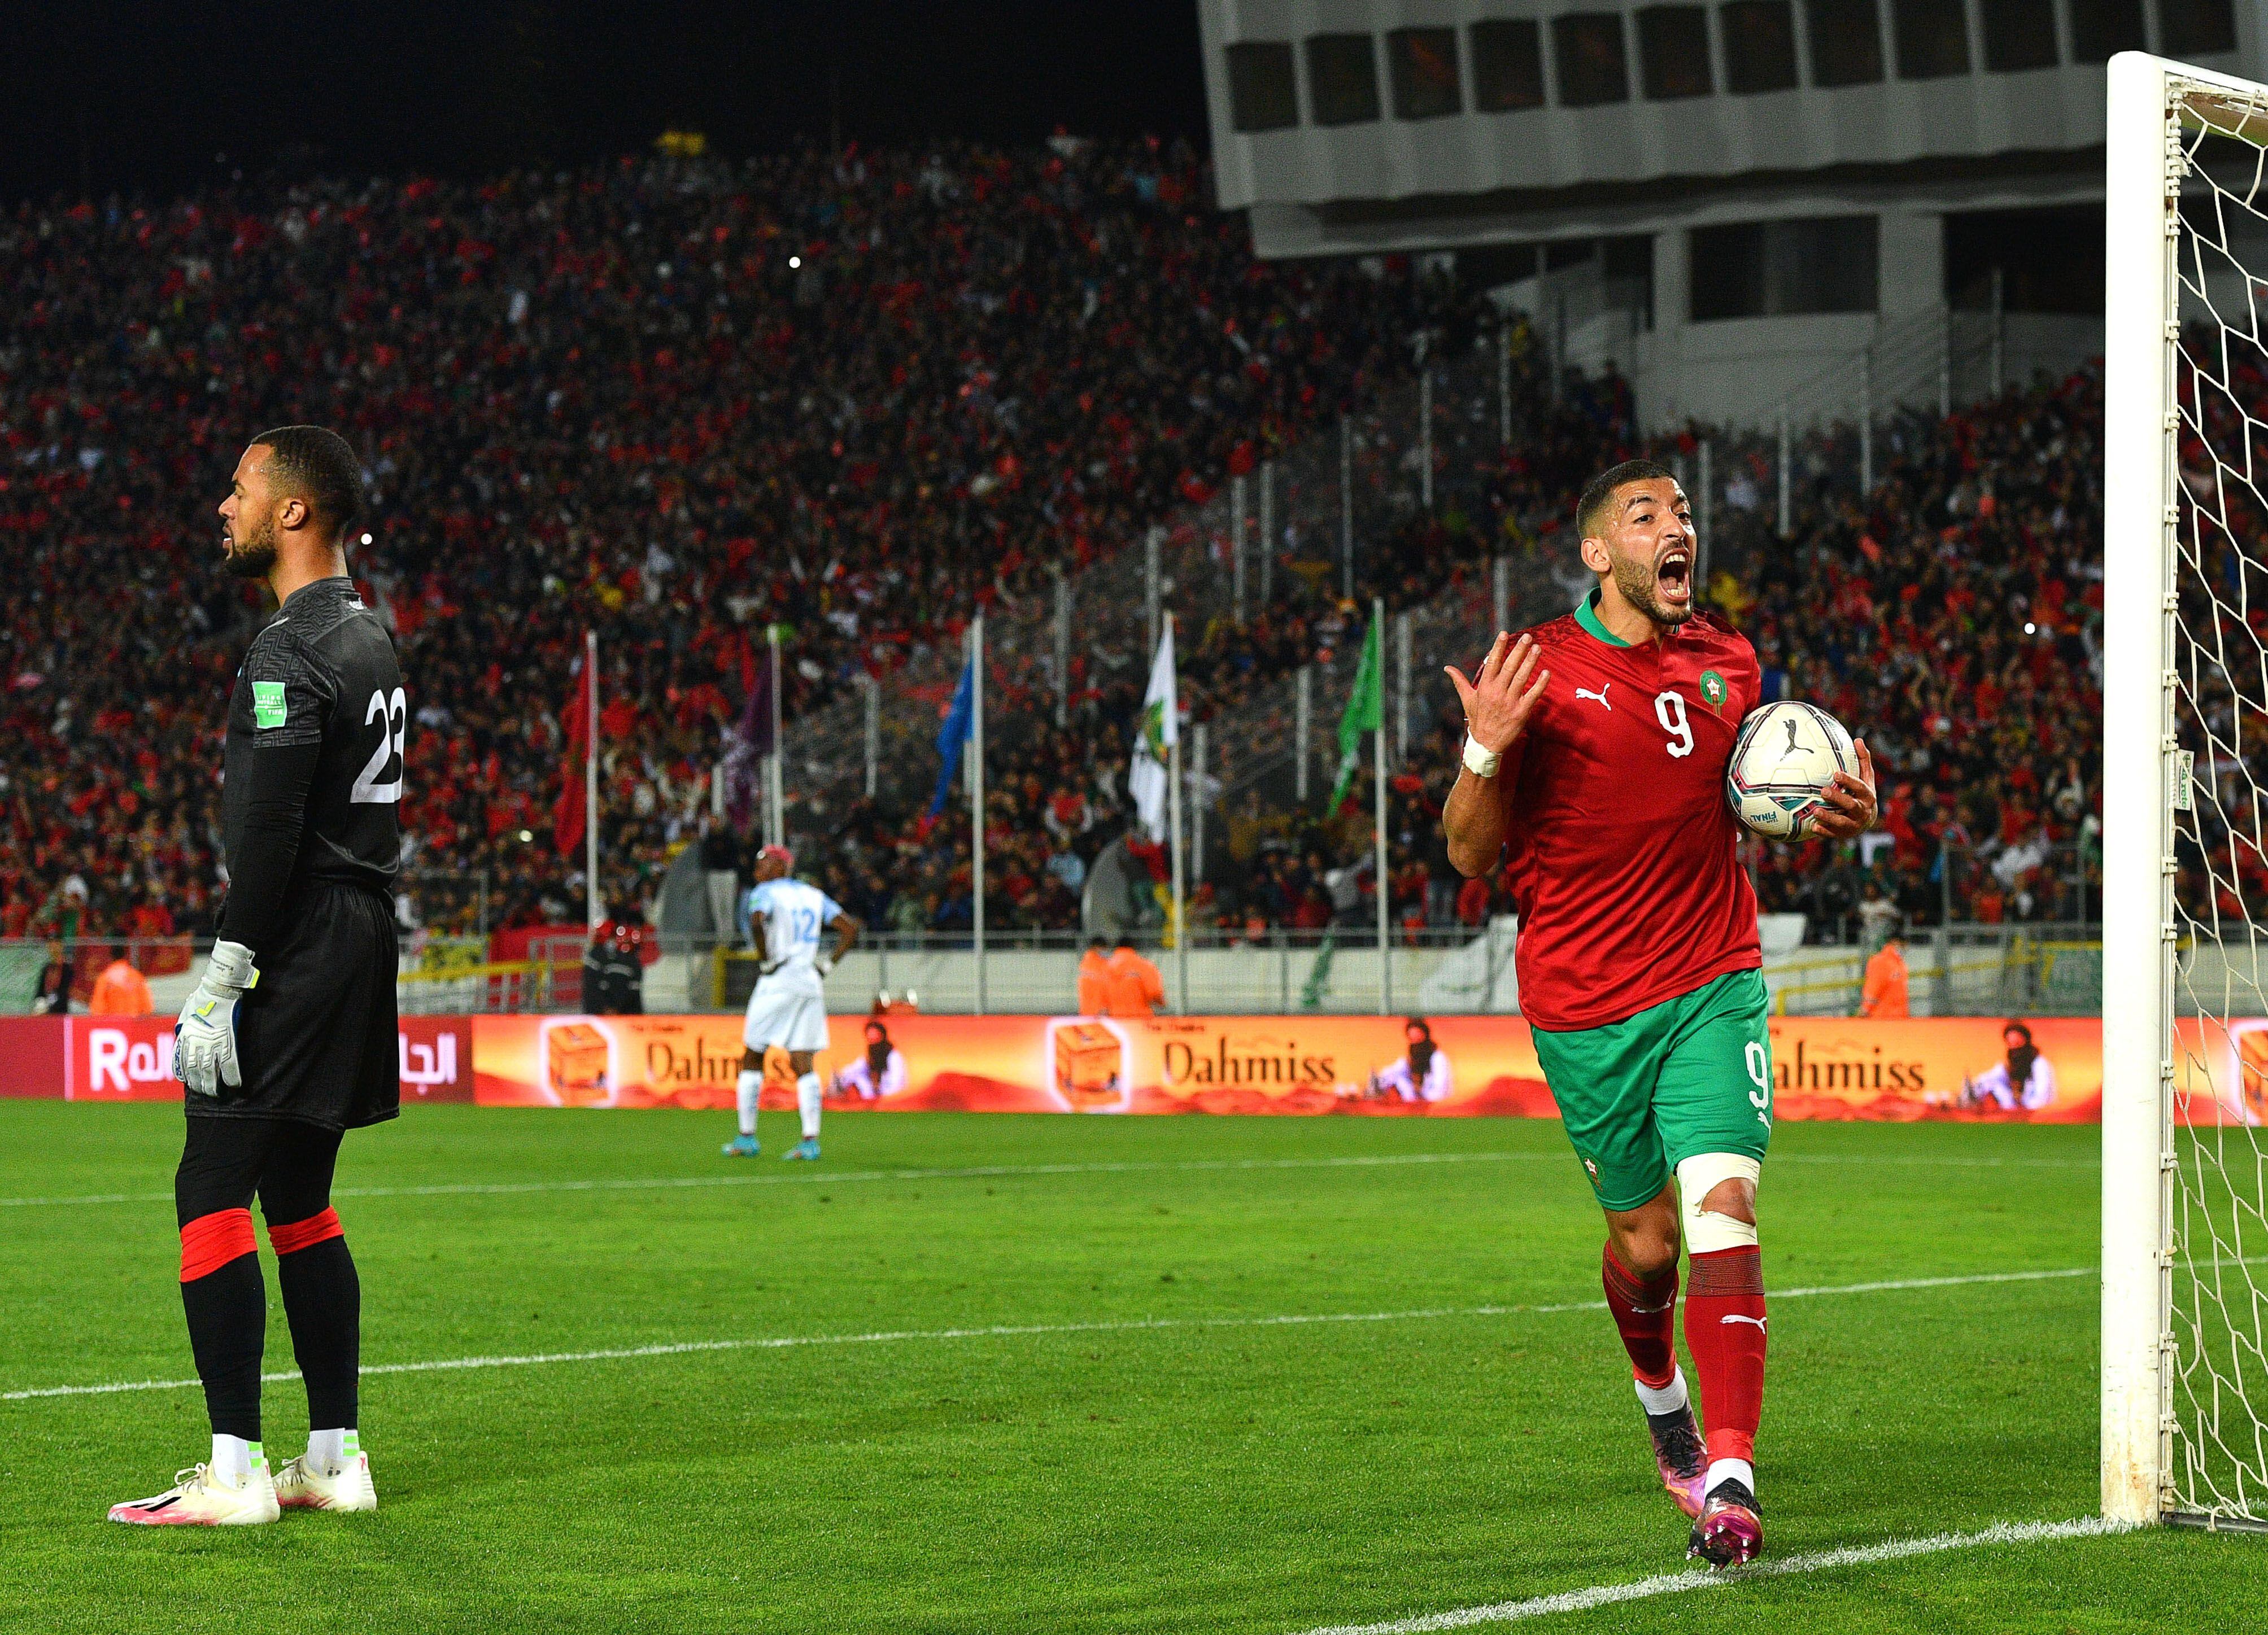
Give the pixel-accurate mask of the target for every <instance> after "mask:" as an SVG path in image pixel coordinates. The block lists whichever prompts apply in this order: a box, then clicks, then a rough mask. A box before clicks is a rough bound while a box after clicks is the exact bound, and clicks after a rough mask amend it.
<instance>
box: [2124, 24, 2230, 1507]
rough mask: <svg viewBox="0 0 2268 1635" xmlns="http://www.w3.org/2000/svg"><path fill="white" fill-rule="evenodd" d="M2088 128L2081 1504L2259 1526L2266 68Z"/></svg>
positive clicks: (2160, 64)
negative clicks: (2096, 559)
mask: <svg viewBox="0 0 2268 1635" xmlns="http://www.w3.org/2000/svg"><path fill="white" fill-rule="evenodd" d="M2107 151H2108V160H2107V170H2106V209H2105V216H2106V227H2107V234H2108V239H2107V245H2106V259H2105V289H2104V297H2105V322H2104V364H2103V396H2104V409H2103V519H2102V528H2103V532H2102V548H2103V579H2104V583H2103V592H2104V608H2103V646H2102V655H2103V759H2102V819H2103V839H2104V849H2103V902H2102V921H2103V962H2102V987H2103V992H2102V1512H2103V1514H2104V1515H2105V1517H2107V1518H2109V1519H2110V1520H2112V1521H2125V1522H2133V1523H2147V1522H2158V1521H2172V1522H2183V1523H2194V1524H2202V1525H2205V1526H2211V1527H2217V1528H2235V1529H2253V1530H2268V1344H2264V1334H2268V1287H2264V1284H2268V1253H2264V1251H2268V1147H2264V1145H2263V1136H2264V1133H2268V1020H2263V1019H2268V985H2264V981H2263V975H2264V971H2268V86H2263V85H2257V84H2250V83H2249V82H2246V81H2243V80H2238V79H2233V78H2231V77H2228V76H2227V75H2223V74H2216V73H2213V72H2211V71H2209V70H2201V69H2195V68H2191V67H2190V66H2188V65H2187V64H2184V63H2179V62H2168V61H2165V60H2163V59H2161V58H2157V57H2152V56H2147V55H2142V54H2140V53H2127V54H2124V55H2120V56H2117V57H2115V58H2113V59H2112V61H2111V62H2110V102H2109V112H2108V123H2107Z"/></svg>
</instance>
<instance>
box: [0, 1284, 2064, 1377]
mask: <svg viewBox="0 0 2268 1635" xmlns="http://www.w3.org/2000/svg"><path fill="white" fill-rule="evenodd" d="M2094 1272H2095V1268H2094V1267H2092V1266H2065V1267H2058V1268H2057V1269H2056V1270H2054V1271H2048V1272H1977V1273H1973V1274H1971V1275H1969V1276H1966V1277H1944V1278H1902V1279H1896V1280H1893V1281H1885V1282H1874V1283H1841V1284H1836V1285H1833V1286H1831V1287H1818V1288H1791V1289H1780V1290H1778V1291H1775V1292H1774V1294H1772V1295H1771V1298H1772V1299H1775V1300H1803V1299H1808V1298H1811V1297H1814V1296H1818V1295H1823V1294H1884V1293H1889V1292H1891V1291H1895V1290H1899V1289H1924V1288H1953V1287H1959V1286H1961V1285H1963V1284H1970V1283H2038V1282H2043V1281H2047V1280H2049V1279H2059V1278H2083V1277H2091V1276H2092V1275H2094ZM1605 1309H1607V1302H1606V1301H1603V1300H1584V1301H1567V1302H1565V1303H1563V1304H1558V1305H1548V1306H1426V1307H1420V1308H1418V1309H1414V1310H1408V1311H1333V1312H1307V1313H1301V1312H1292V1313H1284V1314H1279V1315H1277V1316H1262V1317H1128V1318H1121V1319H1116V1320H1113V1321H1106V1322H1100V1323H994V1324H989V1325H986V1326H983V1327H978V1328H963V1329H885V1330H878V1331H873V1332H872V1333H866V1334H783V1335H771V1336H767V1337H764V1338H754V1339H724V1340H674V1341H667V1342H663V1343H659V1344H655V1345H621V1346H609V1347H607V1348H605V1349H603V1350H598V1351H556V1352H532V1353H527V1354H526V1355H524V1356H499V1357H447V1358H439V1359H436V1360H431V1361H427V1362H380V1363H366V1364H365V1365H364V1367H363V1369H362V1372H363V1374H364V1375H373V1374H440V1373H447V1372H454V1371H456V1370H459V1369H467V1368H533V1367H544V1366H546V1365H549V1364H553V1363H562V1362H616V1361H621V1360H623V1359H626V1358H632V1357H681V1356H686V1355H689V1354H691V1353H696V1352H719V1351H789V1350H794V1349H798V1348H800V1347H803V1346H811V1345H896V1344H902V1343H904V1342H907V1341H910V1340H967V1339H1006V1338H1019V1337H1023V1336H1030V1335H1048V1334H1126V1333H1135V1332H1140V1331H1151V1330H1159V1329H1268V1328H1296V1327H1302V1326H1305V1325H1307V1324H1310V1323H1423V1322H1429V1321H1432V1320H1435V1319H1439V1318H1442V1317H1510V1316H1552V1315H1556V1314H1557V1313H1561V1312H1569V1311H1604V1310H1605ZM260 1377H261V1379H262V1380H267V1381H271V1382H275V1381H284V1380H296V1379H298V1377H299V1371H298V1369H296V1368H290V1369H284V1370H283V1371H281V1372H278V1373H275V1374H263V1375H261V1376H260ZM197 1383H198V1382H197V1381H195V1380H122V1381H118V1382H113V1383H109V1384H104V1385H44V1386H34V1387H31V1388H29V1389H24V1390H14V1391H0V1402H29V1401H32V1400H33V1399H35V1398H39V1397H110V1396H115V1395H117V1394H118V1393H120V1392H122V1391H179V1390H188V1389H191V1388H192V1387H194V1386H195V1385H196V1384H197Z"/></svg>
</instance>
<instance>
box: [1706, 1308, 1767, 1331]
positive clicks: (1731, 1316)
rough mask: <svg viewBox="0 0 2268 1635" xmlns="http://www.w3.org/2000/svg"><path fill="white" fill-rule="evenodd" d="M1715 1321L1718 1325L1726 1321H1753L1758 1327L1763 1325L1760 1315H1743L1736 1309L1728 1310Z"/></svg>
mask: <svg viewBox="0 0 2268 1635" xmlns="http://www.w3.org/2000/svg"><path fill="white" fill-rule="evenodd" d="M1717 1321H1718V1323H1719V1325H1722V1324H1724V1323H1755V1324H1756V1326H1757V1327H1758V1328H1760V1329H1761V1328H1763V1327H1764V1319H1763V1318H1762V1317H1744V1316H1741V1314H1740V1313H1739V1312H1737V1311H1734V1312H1728V1313H1727V1314H1726V1315H1725V1316H1721V1317H1719V1318H1718V1319H1717Z"/></svg>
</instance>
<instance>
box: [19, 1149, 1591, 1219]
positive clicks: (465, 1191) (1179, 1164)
mask: <svg viewBox="0 0 2268 1635" xmlns="http://www.w3.org/2000/svg"><path fill="white" fill-rule="evenodd" d="M1559 1156H1561V1155H1559V1154H1557V1153H1377V1154H1356V1155H1349V1156H1345V1157H1334V1158H1197V1159H1188V1160H1183V1161H1175V1162H1168V1161H1167V1160H1162V1159H1160V1160H1157V1161H1154V1162H1148V1161H1142V1160H1128V1161H1126V1162H1118V1163H1061V1164H970V1165H967V1166H964V1167H962V1168H960V1169H835V1170H818V1169H795V1170H792V1171H791V1172H789V1173H787V1174H784V1175H748V1174H745V1173H737V1174H733V1175H669V1176H628V1177H605V1178H600V1179H595V1180H587V1181H496V1182H488V1181H444V1182H436V1183H435V1184H431V1185H430V1186H335V1187H333V1188H332V1189H331V1196H332V1197H334V1198H484V1197H508V1196H512V1195H515V1194H518V1193H522V1192H623V1191H650V1190H653V1189H657V1188H663V1189H666V1188H671V1187H686V1186H809V1185H813V1184H817V1183H821V1182H828V1181H845V1182H848V1181H984V1180H997V1179H1001V1178H1012V1179H1013V1177H1018V1176H1049V1175H1157V1174H1162V1173H1179V1172H1185V1171H1186V1172H1197V1171H1203V1170H1225V1169H1370V1168H1374V1167H1378V1166H1381V1165H1397V1164H1466V1163H1498V1162H1506V1161H1512V1160H1539V1159H1556V1158H1558V1157H1559ZM172 1202H173V1194H172V1193H171V1192H90V1193H87V1194H85V1196H83V1197H77V1198H0V1209H11V1208H13V1209H28V1208H34V1207H38V1206H46V1205H63V1204H152V1203H168V1204H170V1203H172Z"/></svg>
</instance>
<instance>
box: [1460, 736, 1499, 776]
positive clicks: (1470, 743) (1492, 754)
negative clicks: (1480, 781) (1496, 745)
mask: <svg viewBox="0 0 2268 1635" xmlns="http://www.w3.org/2000/svg"><path fill="white" fill-rule="evenodd" d="M1503 765H1504V757H1503V756H1502V755H1500V754H1499V753H1498V752H1496V751H1494V750H1484V749H1483V748H1482V747H1481V746H1480V745H1479V744H1477V743H1476V742H1475V741H1474V738H1473V735H1472V734H1471V733H1469V732H1468V733H1467V734H1465V770H1466V771H1467V772H1469V773H1470V774H1473V776H1474V777H1476V778H1493V777H1495V776H1496V769H1497V768H1498V767H1499V766H1503Z"/></svg>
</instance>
